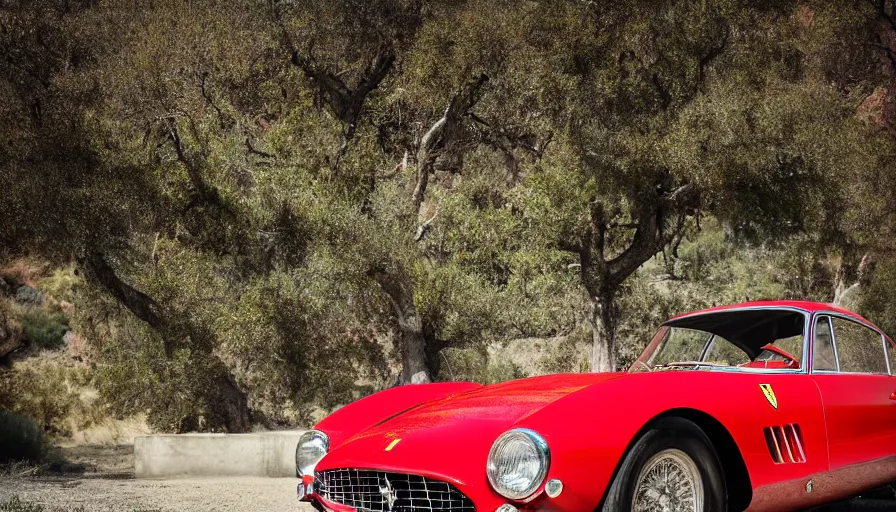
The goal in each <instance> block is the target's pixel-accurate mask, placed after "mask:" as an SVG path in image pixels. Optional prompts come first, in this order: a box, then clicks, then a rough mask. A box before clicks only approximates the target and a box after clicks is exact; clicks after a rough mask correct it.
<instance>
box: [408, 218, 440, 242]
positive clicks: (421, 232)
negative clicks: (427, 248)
mask: <svg viewBox="0 0 896 512" xmlns="http://www.w3.org/2000/svg"><path fill="white" fill-rule="evenodd" d="M438 216H439V211H438V210H436V213H434V214H433V215H432V217H430V218H429V220H427V221H426V222H424V223H423V224H420V227H418V228H417V233H416V234H415V235H414V241H415V242H419V241H421V240H423V238H424V237H425V236H426V232H427V231H429V226H430V224H432V221H434V220H436V217H438Z"/></svg>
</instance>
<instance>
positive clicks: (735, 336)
mask: <svg viewBox="0 0 896 512" xmlns="http://www.w3.org/2000/svg"><path fill="white" fill-rule="evenodd" d="M793 315H796V316H793ZM706 316H712V317H713V318H712V321H708V320H707V319H700V320H699V321H698V320H689V321H684V320H682V321H672V322H669V323H667V324H666V325H664V326H663V327H661V328H660V330H659V332H657V334H656V336H655V337H654V338H653V341H651V343H650V344H649V345H648V347H647V349H646V350H645V351H644V354H642V355H641V357H640V358H638V360H637V361H636V362H635V365H634V366H633V367H632V370H660V369H670V370H671V369H712V368H735V369H738V368H742V369H754V370H756V369H762V370H799V369H801V368H802V356H803V343H804V336H803V330H804V327H803V326H804V317H802V315H801V314H799V313H789V314H788V315H777V314H776V315H767V317H766V318H759V317H757V315H755V314H751V315H748V316H747V315H742V314H741V315H737V314H734V312H726V313H724V314H721V313H720V314H713V315H706ZM729 338H730V339H729Z"/></svg>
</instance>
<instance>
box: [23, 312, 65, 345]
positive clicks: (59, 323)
mask: <svg viewBox="0 0 896 512" xmlns="http://www.w3.org/2000/svg"><path fill="white" fill-rule="evenodd" d="M19 318H20V321H21V323H22V331H23V332H24V334H25V339H26V340H28V341H29V342H31V343H34V344H35V345H37V346H38V347H40V348H45V349H53V348H59V347H60V346H62V337H63V336H65V333H67V332H68V331H69V325H68V317H67V316H66V315H65V314H64V313H61V312H49V311H47V310H46V309H45V308H40V307H26V308H24V309H23V311H22V313H21V315H20V316H19Z"/></svg>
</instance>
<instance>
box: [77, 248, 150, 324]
mask: <svg viewBox="0 0 896 512" xmlns="http://www.w3.org/2000/svg"><path fill="white" fill-rule="evenodd" d="M80 263H81V267H82V268H83V269H84V273H85V275H86V277H87V279H88V280H89V281H91V282H93V283H95V284H98V285H99V286H101V287H102V288H103V289H104V290H106V292H107V293H108V294H109V295H111V296H112V297H114V298H115V299H116V300H117V301H118V302H119V303H120V304H121V305H123V306H124V307H126V308H127V309H128V311H130V312H131V313H133V314H134V316H136V317H137V318H139V319H140V320H142V321H144V322H146V323H147V324H149V326H150V327H152V328H153V329H156V330H161V329H162V328H164V327H165V323H164V320H163V319H162V315H161V313H160V309H161V308H160V306H159V304H158V303H156V301H155V300H153V298H152V297H150V296H149V295H146V294H145V293H143V292H141V291H140V290H138V289H136V288H134V287H133V286H131V285H129V284H127V283H125V282H124V281H122V280H121V278H120V277H118V275H117V274H116V273H115V269H113V268H112V266H111V265H110V264H109V262H108V261H106V257H105V255H103V253H101V252H91V253H90V254H88V255H87V256H86V257H84V258H82V259H81V261H80Z"/></svg>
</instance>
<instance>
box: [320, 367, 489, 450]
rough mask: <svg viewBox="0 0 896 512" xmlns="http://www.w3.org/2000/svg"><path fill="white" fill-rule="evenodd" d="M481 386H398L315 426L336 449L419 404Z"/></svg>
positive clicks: (467, 383)
mask: <svg viewBox="0 0 896 512" xmlns="http://www.w3.org/2000/svg"><path fill="white" fill-rule="evenodd" d="M479 387H482V385H481V384H476V383H474V382H439V383H435V384H412V385H407V386H396V387H394V388H389V389H387V390H384V391H380V392H379V393H374V394H372V395H370V396H368V397H365V398H362V399H361V400H358V401H356V402H352V403H350V404H348V405H346V406H345V407H343V408H341V409H339V410H337V411H336V412H334V413H333V414H331V415H329V416H327V417H326V418H324V419H323V420H321V421H320V423H318V424H317V425H315V426H314V428H315V429H317V430H321V431H323V432H325V433H326V434H327V436H329V438H330V448H331V449H333V448H336V447H338V446H340V445H341V444H343V443H344V442H346V441H347V440H349V439H351V437H352V436H354V435H355V434H358V433H359V432H363V431H364V430H367V429H368V428H370V427H372V426H374V425H376V424H378V423H381V422H383V421H385V420H387V419H390V418H392V417H395V416H397V415H399V414H401V413H403V412H405V411H407V410H409V409H412V408H414V407H416V406H418V405H421V404H424V403H427V402H431V401H433V400H441V399H445V398H448V397H452V396H456V395H459V394H461V393H466V392H468V391H471V390H473V389H476V388H479Z"/></svg>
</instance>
